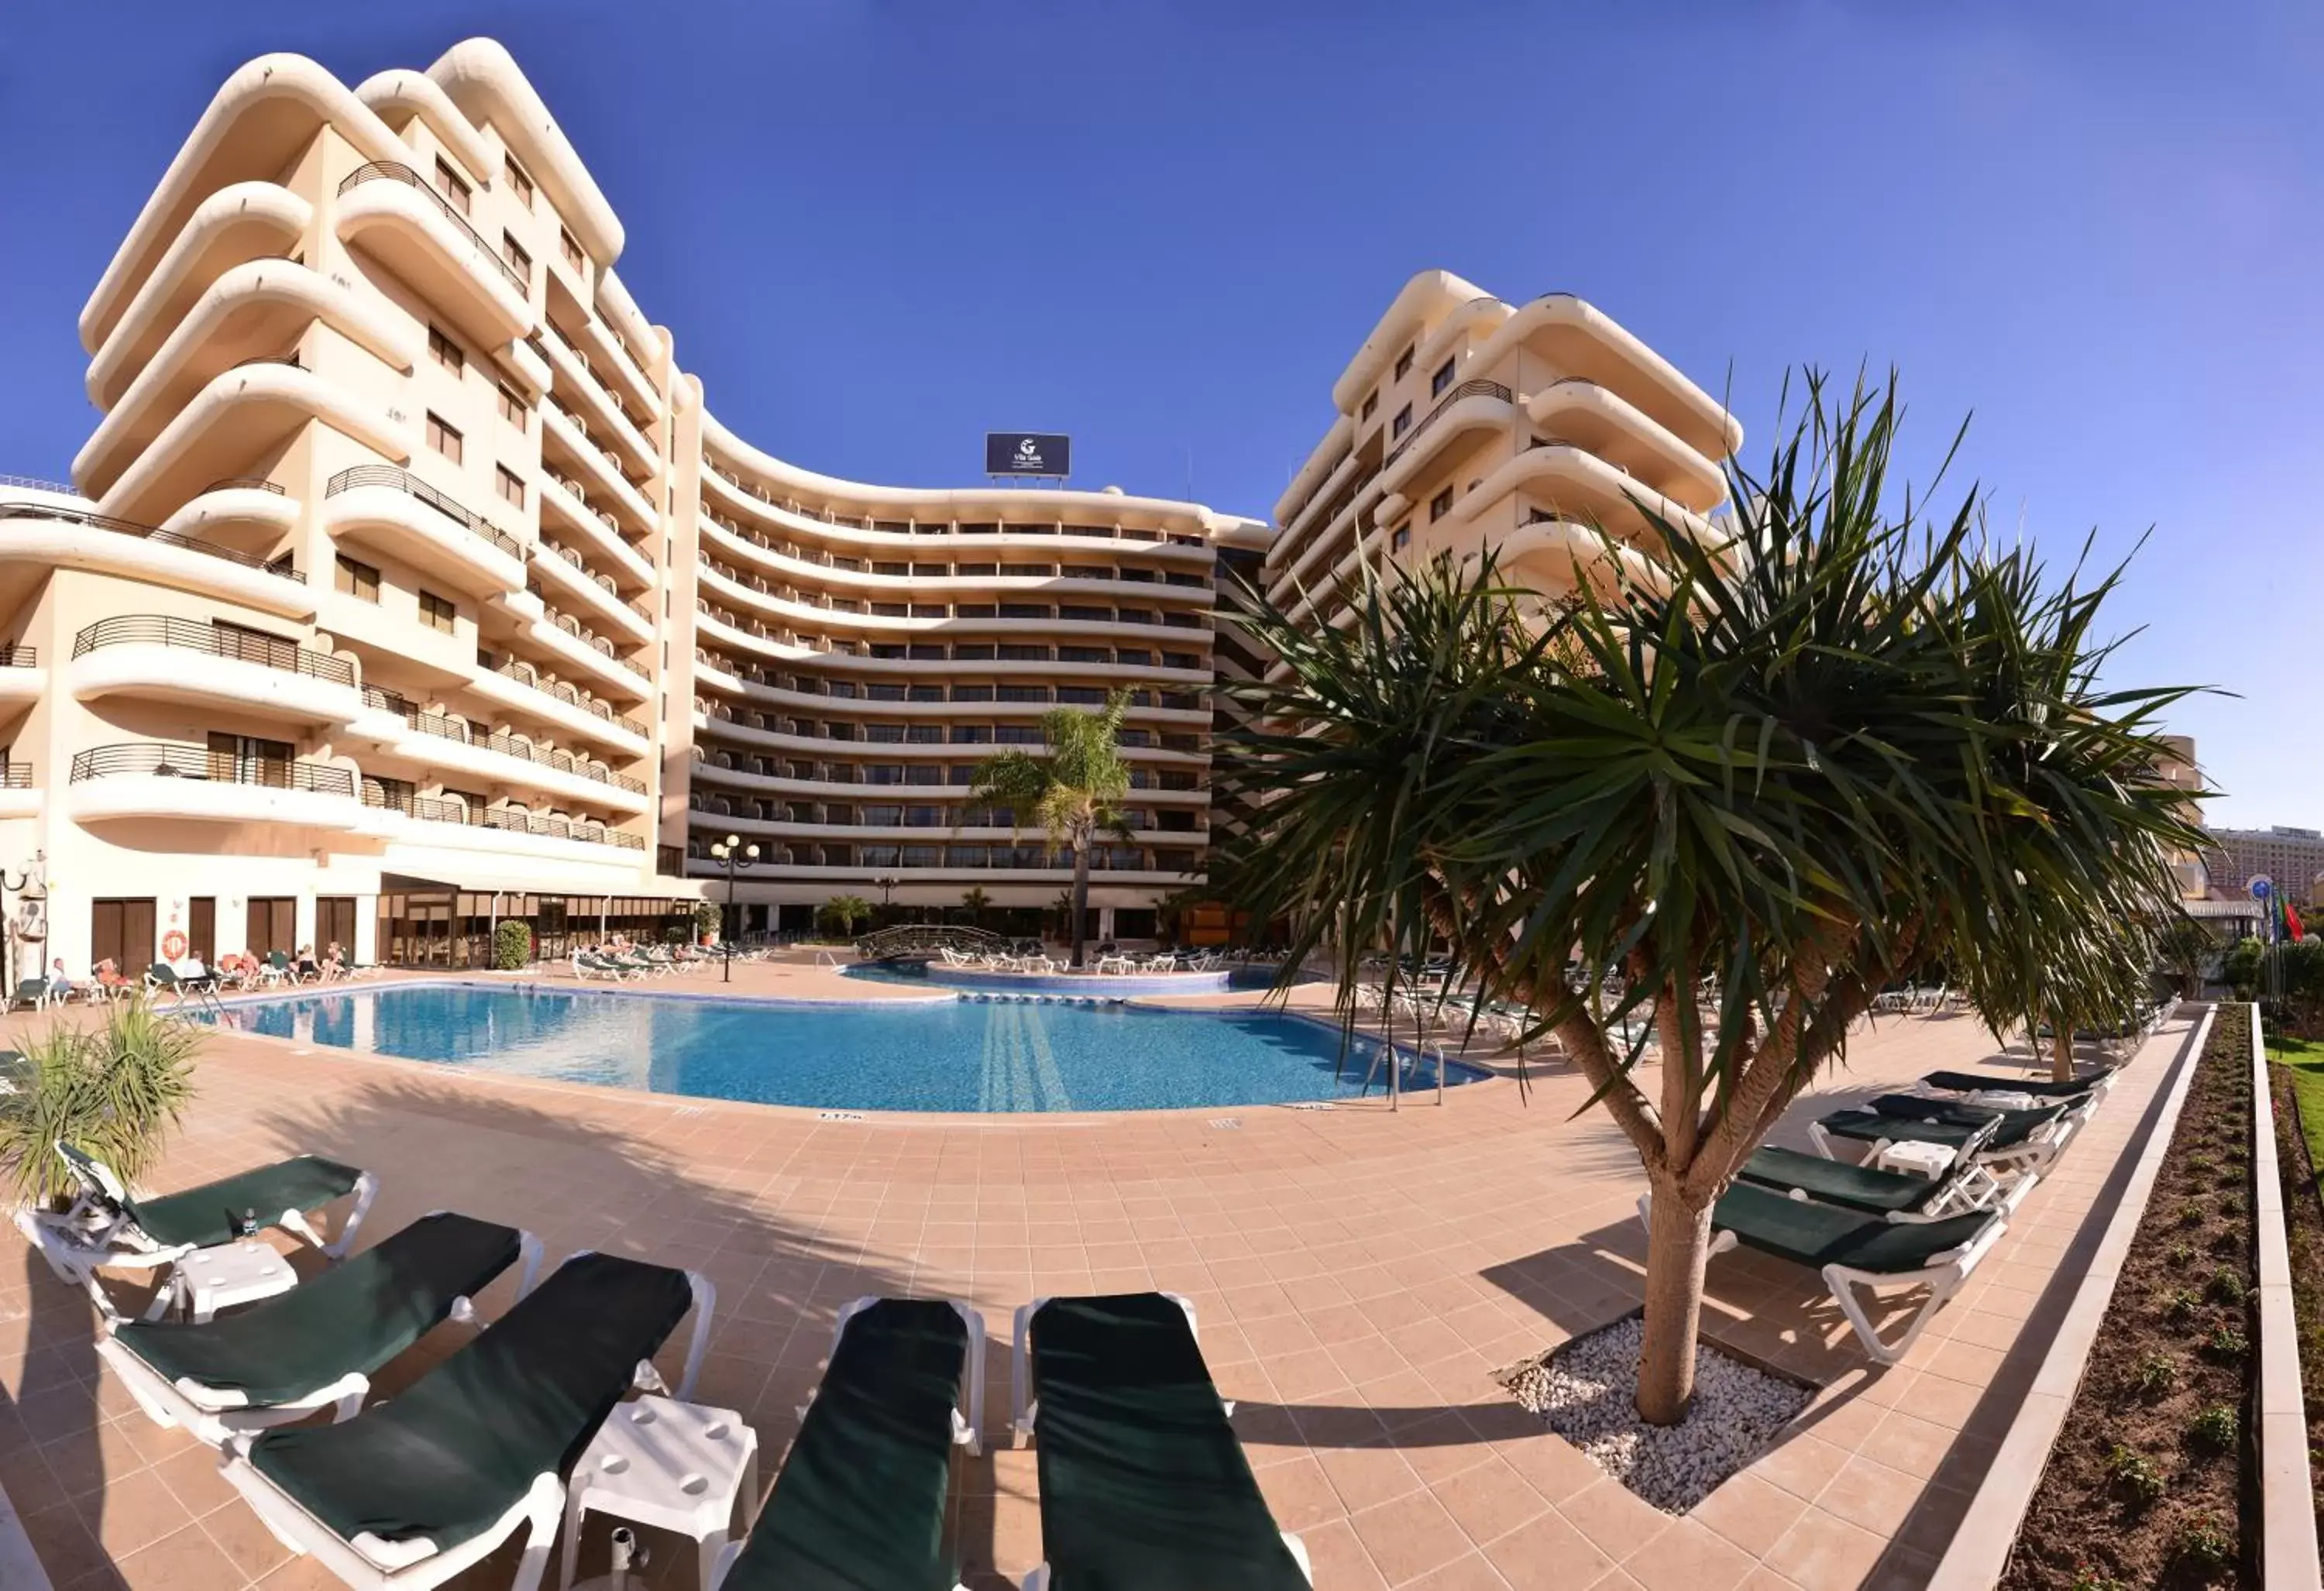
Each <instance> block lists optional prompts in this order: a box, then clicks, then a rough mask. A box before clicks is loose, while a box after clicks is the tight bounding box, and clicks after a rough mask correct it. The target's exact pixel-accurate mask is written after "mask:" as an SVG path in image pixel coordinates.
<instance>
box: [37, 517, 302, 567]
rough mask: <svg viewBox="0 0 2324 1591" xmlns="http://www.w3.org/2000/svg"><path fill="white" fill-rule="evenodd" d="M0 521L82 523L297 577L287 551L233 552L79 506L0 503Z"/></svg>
mask: <svg viewBox="0 0 2324 1591" xmlns="http://www.w3.org/2000/svg"><path fill="white" fill-rule="evenodd" d="M0 520H62V521H63V522H64V523H66V524H68V525H86V526H88V528H89V529H92V530H110V531H112V532H114V533H115V535H119V536H134V537H136V538H139V539H141V540H144V541H158V542H160V543H161V545H162V546H164V547H184V548H185V549H186V550H187V551H189V552H198V553H208V555H209V556H211V557H214V558H224V559H225V560H226V562H227V563H229V564H240V565H242V566H244V568H247V569H255V570H257V571H258V572H259V573H261V574H262V575H281V576H282V578H284V579H285V580H296V579H298V578H299V566H298V565H296V564H295V563H293V562H291V555H290V554H289V553H287V552H286V553H284V554H282V555H281V556H280V557H277V558H273V559H267V558H262V557H260V556H258V555H257V554H255V553H246V552H237V551H236V550H235V549H234V548H233V547H220V546H218V545H217V543H215V542H209V541H196V540H194V539H193V538H190V537H187V536H180V535H179V534H178V533H177V532H176V531H175V530H162V529H156V528H155V527H153V526H152V525H141V524H138V523H137V522H136V521H135V520H116V519H114V518H113V517H111V516H110V515H107V514H98V513H91V512H88V510H83V509H69V508H56V507H52V506H51V505H50V504H48V503H44V502H0Z"/></svg>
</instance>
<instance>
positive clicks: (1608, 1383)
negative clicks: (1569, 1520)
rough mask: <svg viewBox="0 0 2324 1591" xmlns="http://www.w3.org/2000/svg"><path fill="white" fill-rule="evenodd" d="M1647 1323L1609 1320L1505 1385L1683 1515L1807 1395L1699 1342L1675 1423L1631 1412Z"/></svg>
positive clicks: (1628, 1481)
mask: <svg viewBox="0 0 2324 1591" xmlns="http://www.w3.org/2000/svg"><path fill="white" fill-rule="evenodd" d="M1645 1339H1646V1324H1645V1322H1644V1321H1642V1320H1639V1319H1638V1318H1637V1317H1636V1316H1632V1317H1630V1318H1629V1319H1628V1320H1617V1321H1616V1322H1615V1323H1614V1324H1613V1325H1611V1326H1609V1327H1606V1328H1605V1329H1602V1330H1599V1331H1593V1332H1591V1334H1590V1335H1589V1336H1587V1337H1577V1338H1574V1339H1573V1340H1572V1342H1569V1343H1567V1344H1566V1345H1565V1346H1564V1347H1561V1348H1558V1349H1556V1350H1555V1351H1554V1352H1552V1353H1550V1354H1547V1355H1545V1356H1543V1357H1542V1358H1539V1359H1536V1360H1535V1361H1534V1362H1533V1363H1531V1364H1529V1365H1526V1366H1523V1367H1522V1368H1520V1369H1517V1370H1516V1371H1514V1372H1512V1373H1510V1375H1508V1389H1509V1391H1510V1392H1511V1393H1513V1394H1514V1395H1515V1396H1516V1398H1517V1402H1519V1403H1520V1404H1522V1405H1523V1406H1524V1407H1526V1408H1527V1409H1530V1410H1531V1411H1533V1412H1535V1413H1536V1414H1538V1415H1540V1416H1541V1417H1542V1420H1543V1421H1544V1422H1545V1424H1547V1425H1548V1427H1549V1428H1550V1430H1554V1431H1555V1432H1557V1434H1558V1435H1560V1436H1562V1437H1563V1438H1564V1439H1566V1440H1567V1441H1569V1442H1572V1444H1573V1445H1574V1446H1575V1447H1577V1448H1581V1449H1582V1451H1583V1452H1585V1453H1587V1454H1589V1455H1590V1457H1591V1458H1594V1459H1596V1460H1597V1461H1598V1465H1599V1467H1600V1468H1602V1469H1604V1470H1605V1471H1606V1473H1607V1474H1609V1475H1610V1476H1613V1477H1614V1478H1615V1479H1617V1480H1618V1481H1620V1482H1621V1483H1622V1484H1623V1485H1626V1486H1628V1487H1629V1488H1630V1490H1632V1491H1633V1492H1636V1493H1637V1494H1638V1495H1639V1496H1641V1497H1643V1498H1645V1499H1646V1501H1647V1502H1648V1503H1650V1504H1654V1506H1655V1507H1656V1508H1659V1509H1662V1510H1663V1511H1664V1512H1665V1513H1685V1512H1686V1511H1687V1510H1688V1509H1690V1508H1692V1507H1693V1506H1694V1505H1695V1504H1698V1503H1700V1502H1701V1501H1702V1500H1703V1498H1705V1497H1707V1496H1709V1495H1710V1494H1711V1489H1712V1488H1713V1487H1715V1486H1717V1485H1719V1483H1720V1482H1721V1481H1723V1480H1725V1479H1726V1478H1727V1477H1728V1476H1730V1475H1733V1474H1734V1473H1735V1472H1736V1471H1737V1470H1738V1469H1740V1468H1742V1467H1744V1466H1745V1465H1747V1464H1748V1463H1750V1462H1751V1461H1752V1460H1753V1459H1754V1458H1757V1457H1758V1456H1759V1455H1760V1454H1761V1453H1763V1452H1765V1451H1766V1448H1767V1447H1768V1445H1769V1444H1770V1443H1771V1442H1773V1441H1774V1440H1775V1433H1776V1432H1777V1431H1779V1430H1782V1429H1783V1428H1784V1426H1785V1425H1787V1424H1789V1423H1790V1422H1791V1421H1793V1420H1794V1419H1795V1418H1796V1417H1797V1416H1798V1415H1799V1412H1800V1411H1802V1410H1803V1409H1805V1408H1806V1407H1807V1406H1808V1402H1809V1400H1810V1399H1811V1398H1812V1396H1813V1394H1812V1393H1810V1392H1809V1390H1808V1389H1807V1388H1805V1387H1803V1386H1800V1385H1797V1384H1794V1383H1792V1382H1789V1381H1785V1380H1784V1379H1783V1378H1782V1377H1781V1376H1776V1375H1768V1374H1767V1373H1766V1371H1764V1370H1757V1369H1754V1368H1753V1367H1752V1366H1748V1365H1746V1364H1744V1363H1742V1362H1741V1361H1740V1360H1738V1359H1732V1358H1729V1357H1728V1356H1726V1355H1725V1354H1722V1353H1720V1352H1719V1351H1718V1350H1717V1349H1716V1348H1713V1347H1710V1346H1709V1345H1708V1344H1701V1343H1699V1344H1697V1346H1696V1347H1695V1350H1694V1406H1693V1407H1692V1408H1691V1409H1689V1410H1688V1411H1687V1416H1686V1418H1685V1419H1684V1420H1683V1421H1680V1422H1679V1423H1678V1424H1676V1425H1671V1426H1661V1425H1648V1424H1647V1423H1646V1421H1643V1420H1641V1419H1639V1418H1638V1412H1637V1403H1636V1394H1637V1385H1638V1349H1639V1347H1640V1345H1641V1344H1642V1343H1643V1342H1644V1341H1645Z"/></svg>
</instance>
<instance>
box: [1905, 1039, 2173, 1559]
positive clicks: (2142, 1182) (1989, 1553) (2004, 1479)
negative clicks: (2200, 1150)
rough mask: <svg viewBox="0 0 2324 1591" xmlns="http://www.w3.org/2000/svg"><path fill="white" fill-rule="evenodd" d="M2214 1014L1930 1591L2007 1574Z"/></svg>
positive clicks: (2157, 1107) (2166, 1098)
mask: <svg viewBox="0 0 2324 1591" xmlns="http://www.w3.org/2000/svg"><path fill="white" fill-rule="evenodd" d="M2181 1008H2182V1009H2183V1008H2184V1007H2181ZM2217 1014H2218V1007H2216V1006H2215V1007H2210V1008H2209V1009H2207V1010H2205V1011H2204V1013H2203V1019H2202V1020H2201V1021H2200V1022H2199V1023H2197V1024H2196V1025H2195V1028H2194V1031H2193V1032H2191V1033H2190V1034H2189V1035H2188V1037H2187V1042H2186V1043H2185V1044H2184V1045H2182V1046H2181V1049H2180V1052H2179V1055H2178V1058H2177V1059H2176V1060H2175V1061H2173V1062H2172V1078H2171V1081H2170V1084H2169V1086H2168V1088H2167V1089H2166V1090H2165V1091H2164V1092H2163V1095H2162V1096H2161V1098H2160V1099H2159V1100H2158V1101H2157V1102H2156V1103H2155V1104H2154V1105H2153V1107H2151V1109H2152V1111H2153V1117H2152V1119H2151V1120H2150V1121H2149V1122H2148V1124H2147V1126H2146V1129H2145V1130H2146V1141H2145V1143H2144V1145H2141V1146H2140V1148H2139V1151H2138V1158H2137V1161H2136V1162H2135V1163H2134V1164H2133V1165H2132V1167H2131V1169H2130V1178H2129V1181H2128V1182H2126V1184H2125V1186H2124V1188H2123V1191H2122V1198H2121V1200H2119V1201H2118V1202H2117V1203H2116V1205H2115V1207H2114V1215H2113V1218H2112V1219H2110V1220H2109V1221H2108V1222H2107V1227H2106V1230H2105V1232H2104V1234H2103V1235H2102V1236H2101V1237H2099V1239H2098V1249H2097V1252H2095V1253H2094V1254H2092V1255H2091V1256H2090V1262H2089V1267H2088V1269H2086V1270H2085V1271H2084V1272H2083V1273H2082V1277H2081V1281H2080V1284H2079V1285H2078V1287H2077V1288H2076V1290H2075V1292H2074V1295H2073V1299H2072V1301H2071V1302H2070V1303H2069V1304H2068V1306H2067V1308H2066V1313H2065V1316H2064V1318H2063V1319H2062V1320H2060V1321H2059V1322H2058V1330H2057V1335H2056V1336H2054V1337H2052V1338H2051V1339H2050V1347H2049V1351H2048V1353H2047V1354H2046V1355H2045V1356H2043V1361H2042V1368H2041V1370H2040V1371H2039V1372H2038V1373H2037V1374H2036V1375H2035V1376H2034V1378H2033V1386H2032V1387H2031V1388H2030V1389H2029V1390H2028V1391H2027V1392H2026V1393H2025V1397H2024V1401H2023V1402H2021V1403H2020V1404H2019V1405H2018V1408H2017V1413H2016V1416H2015V1418H2014V1419H2013V1420H2012V1421H2010V1423H2009V1430H2008V1431H2007V1433H2006V1435H2005V1436H2004V1437H2003V1438H2002V1439H2001V1447H2000V1448H1999V1450H1998V1451H1997V1452H1996V1453H1995V1454H1994V1456H1993V1462H1992V1464H1991V1466H1990V1467H1988V1468H1987V1470H1986V1472H1985V1479H1984V1481H1983V1482H1982V1483H1981V1484H1980V1485H1978V1489H1977V1494H1976V1496H1975V1499H1974V1500H1973V1501H1972V1502H1971V1504H1970V1505H1969V1513H1968V1515H1967V1517H1965V1518H1964V1519H1963V1520H1962V1521H1961V1524H1960V1529H1959V1530H1958V1531H1955V1532H1954V1535H1953V1539H1952V1542H1951V1544H1950V1546H1949V1547H1947V1548H1946V1550H1945V1554H1944V1557H1943V1558H1942V1559H1941V1560H1940V1561H1939V1562H1938V1565H1937V1570H1936V1573H1935V1574H1934V1575H1933V1576H1932V1577H1930V1580H1929V1586H1928V1591H1990V1587H1992V1586H1994V1585H1996V1584H1997V1583H1998V1582H1999V1581H2000V1578H2001V1574H2002V1571H2003V1569H2004V1568H2006V1567H2007V1566H2008V1562H2009V1551H2010V1549H2011V1547H2013V1546H2014V1545H2015V1543H2016V1540H2017V1531H2018V1527H2019V1526H2020V1525H2021V1524H2023V1523H2024V1519H2025V1511H2026V1510H2027V1508H2029V1507H2031V1506H2032V1504H2033V1493H2034V1490H2035V1488H2036V1487H2038V1486H2040V1485H2041V1484H2042V1472H2043V1469H2045V1468H2046V1467H2048V1466H2049V1462H2050V1450H2051V1448H2053V1447H2055V1446H2056V1445H2057V1440H2058V1433H2059V1432H2060V1431H2061V1430H2063V1429H2064V1428H2065V1423H2066V1415H2067V1413H2068V1412H2069V1411H2070V1410H2071V1409H2072V1407H2073V1402H2074V1394H2075V1393H2076V1392H2077V1391H2078V1390H2079V1389H2080V1386H2081V1383H2082V1372H2083V1370H2084V1369H2085V1368H2086V1367H2087V1366H2088V1365H2089V1357H2090V1348H2091V1347H2092V1345H2093V1344H2095V1343H2096V1342H2097V1340H2098V1329H2099V1327H2101V1326H2102V1325H2104V1324H2105V1322H2106V1313H2107V1306H2108V1305H2109V1304H2111V1303H2112V1302H2113V1301H2114V1287H2115V1282H2116V1278H2117V1277H2118V1276H2119V1275H2120V1274H2121V1273H2122V1260H2123V1255H2125V1254H2126V1253H2127V1252H2129V1249H2130V1244H2131V1240H2132V1238H2134V1237H2136V1236H2137V1234H2138V1224H2139V1222H2140V1221H2141V1220H2142V1219H2144V1217H2145V1215H2146V1201H2147V1199H2148V1197H2149V1196H2150V1195H2151V1194H2152V1193H2153V1191H2154V1179H2155V1177H2156V1175H2157V1174H2158V1173H2160V1172H2161V1171H2162V1169H2163V1154H2165V1153H2166V1152H2168V1151H2169V1149H2170V1147H2171V1138H2172V1133H2173V1132H2174V1131H2175V1130H2176V1129H2177V1127H2178V1125H2179V1111H2180V1108H2181V1106H2183V1105H2184V1104H2185V1103H2186V1101H2187V1091H2188V1089H2189V1087H2190V1084H2192V1082H2193V1081H2194V1078H2195V1063H2196V1060H2197V1058H2198V1057H2199V1056H2200V1055H2201V1054H2202V1053H2203V1045H2204V1043H2205V1041H2207V1040H2208V1039H2209V1037H2210V1036H2211V1019H2212V1018H2213V1016H2216V1015H2217Z"/></svg>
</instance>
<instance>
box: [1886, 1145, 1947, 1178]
mask: <svg viewBox="0 0 2324 1591" xmlns="http://www.w3.org/2000/svg"><path fill="white" fill-rule="evenodd" d="M1872 1163H1873V1164H1874V1165H1875V1166H1876V1167H1877V1168H1878V1169H1880V1170H1881V1171H1893V1172H1909V1173H1912V1174H1913V1175H1914V1176H1916V1177H1926V1178H1927V1179H1928V1180H1929V1181H1931V1182H1935V1181H1936V1180H1937V1179H1938V1178H1939V1177H1941V1176H1943V1175H1944V1174H1945V1173H1947V1172H1949V1171H1950V1170H1952V1167H1953V1152H1952V1151H1951V1150H1950V1149H1948V1148H1946V1147H1945V1145H1942V1144H1923V1143H1918V1142H1915V1141H1914V1140H1911V1139H1906V1140H1904V1142H1901V1143H1895V1144H1891V1145H1888V1146H1887V1147H1886V1148H1885V1149H1883V1150H1881V1151H1880V1153H1879V1154H1877V1155H1875V1156H1873V1160H1872Z"/></svg>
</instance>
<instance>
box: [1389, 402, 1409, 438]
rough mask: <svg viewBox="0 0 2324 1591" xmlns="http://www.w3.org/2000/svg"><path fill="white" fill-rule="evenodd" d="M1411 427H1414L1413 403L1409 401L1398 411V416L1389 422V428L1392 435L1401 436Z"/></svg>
mask: <svg viewBox="0 0 2324 1591" xmlns="http://www.w3.org/2000/svg"><path fill="white" fill-rule="evenodd" d="M1410 429H1412V405H1411V404H1409V403H1407V404H1406V405H1405V406H1404V407H1403V408H1402V409H1397V411H1396V418H1394V419H1392V420H1390V421H1389V422H1388V435H1389V436H1391V437H1401V436H1403V435H1404V434H1405V433H1406V431H1408V430H1410Z"/></svg>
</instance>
